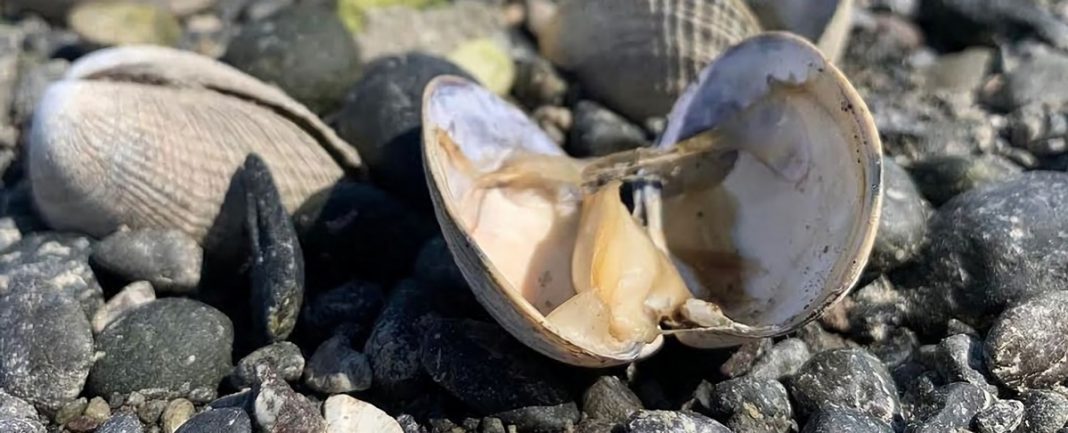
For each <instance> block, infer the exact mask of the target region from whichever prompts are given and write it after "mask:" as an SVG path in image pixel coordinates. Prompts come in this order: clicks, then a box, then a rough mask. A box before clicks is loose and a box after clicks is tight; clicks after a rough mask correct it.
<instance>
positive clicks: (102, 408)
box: [82, 397, 111, 422]
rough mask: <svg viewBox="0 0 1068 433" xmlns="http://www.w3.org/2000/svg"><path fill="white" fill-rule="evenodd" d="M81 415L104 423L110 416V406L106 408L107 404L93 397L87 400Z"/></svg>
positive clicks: (101, 399)
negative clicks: (87, 402)
mask: <svg viewBox="0 0 1068 433" xmlns="http://www.w3.org/2000/svg"><path fill="white" fill-rule="evenodd" d="M82 414H83V415H85V416H87V417H89V418H92V419H94V420H97V421H99V422H104V421H105V420H107V419H108V418H109V417H110V416H111V406H108V402H107V401H106V400H104V399H103V398H100V397H93V398H92V399H91V400H89V404H88V405H87V406H85V411H84V412H82Z"/></svg>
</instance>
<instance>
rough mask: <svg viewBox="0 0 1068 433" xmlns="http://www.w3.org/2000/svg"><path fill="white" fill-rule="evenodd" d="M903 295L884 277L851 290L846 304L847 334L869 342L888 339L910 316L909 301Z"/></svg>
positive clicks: (910, 307) (910, 306)
mask: <svg viewBox="0 0 1068 433" xmlns="http://www.w3.org/2000/svg"><path fill="white" fill-rule="evenodd" d="M905 295H906V294H905V293H902V292H901V291H899V290H897V289H896V288H895V287H894V284H893V283H892V282H891V281H890V280H889V279H887V278H883V277H880V278H878V279H876V280H875V281H872V282H871V283H869V284H867V285H865V286H864V287H861V288H859V289H856V290H854V291H853V293H852V295H851V296H850V298H848V299H849V300H848V301H846V302H847V303H848V305H849V308H848V311H847V313H846V317H847V319H848V321H849V333H850V334H852V335H853V336H855V337H857V338H860V339H863V340H870V341H884V340H886V339H888V338H890V337H891V336H892V335H894V332H895V331H894V330H895V329H897V328H898V327H901V326H904V325H905V324H906V321H907V320H908V318H909V315H910V314H911V312H912V309H913V308H912V302H911V299H910V298H907V297H906V296H905Z"/></svg>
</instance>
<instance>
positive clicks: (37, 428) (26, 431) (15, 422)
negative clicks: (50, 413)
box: [0, 418, 46, 433]
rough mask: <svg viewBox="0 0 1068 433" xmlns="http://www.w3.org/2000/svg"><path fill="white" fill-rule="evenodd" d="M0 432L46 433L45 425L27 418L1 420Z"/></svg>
mask: <svg viewBox="0 0 1068 433" xmlns="http://www.w3.org/2000/svg"><path fill="white" fill-rule="evenodd" d="M0 431H2V432H4V433H45V431H46V430H45V428H44V426H43V425H41V424H40V423H38V422H37V421H34V420H29V419H25V418H0Z"/></svg>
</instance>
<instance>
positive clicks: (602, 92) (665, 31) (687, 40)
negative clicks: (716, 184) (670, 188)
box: [539, 0, 761, 121]
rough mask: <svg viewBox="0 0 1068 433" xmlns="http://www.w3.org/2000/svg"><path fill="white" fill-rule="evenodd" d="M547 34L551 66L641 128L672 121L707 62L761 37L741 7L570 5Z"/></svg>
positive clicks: (590, 1)
mask: <svg viewBox="0 0 1068 433" xmlns="http://www.w3.org/2000/svg"><path fill="white" fill-rule="evenodd" d="M547 26H548V27H547V28H545V29H544V30H541V31H539V44H540V45H541V49H542V53H543V54H544V55H545V56H546V58H548V59H549V60H551V61H552V62H553V63H554V64H556V65H558V66H560V67H561V68H563V69H565V70H567V71H570V72H572V73H574V74H575V76H576V78H577V79H578V81H579V82H580V83H581V85H582V88H583V90H585V91H587V92H589V94H590V95H591V96H593V97H594V98H596V99H598V100H599V101H601V102H603V103H605V104H606V105H608V106H610V107H611V108H612V109H614V110H616V111H618V112H619V113H620V114H623V115H624V116H627V117H629V118H631V119H632V120H635V121H643V120H645V119H647V118H650V117H656V116H663V115H665V114H667V112H668V111H669V110H670V109H671V106H672V104H674V102H675V99H676V98H677V97H678V96H679V94H681V93H682V91H683V90H684V89H685V87H686V86H687V85H688V84H689V83H690V81H692V80H693V78H694V77H696V76H697V73H698V72H700V71H701V69H702V68H704V67H705V65H707V64H708V62H710V61H711V60H712V59H714V58H716V56H718V55H719V53H720V52H721V51H722V50H723V49H724V48H726V47H728V46H731V45H733V44H736V43H738V42H740V41H741V40H742V39H745V38H747V37H750V36H753V35H756V34H757V33H759V32H760V31H761V28H760V24H759V23H758V22H757V19H756V17H755V16H754V15H753V14H752V12H751V11H750V10H749V8H748V7H747V6H746V5H745V3H744V2H743V0H667V1H664V0H571V1H568V2H564V3H563V4H561V6H560V8H559V10H557V13H556V16H555V18H553V20H552V21H551V22H550V23H549V24H548V25H547Z"/></svg>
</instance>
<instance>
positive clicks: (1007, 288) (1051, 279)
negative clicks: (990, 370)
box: [900, 171, 1068, 325]
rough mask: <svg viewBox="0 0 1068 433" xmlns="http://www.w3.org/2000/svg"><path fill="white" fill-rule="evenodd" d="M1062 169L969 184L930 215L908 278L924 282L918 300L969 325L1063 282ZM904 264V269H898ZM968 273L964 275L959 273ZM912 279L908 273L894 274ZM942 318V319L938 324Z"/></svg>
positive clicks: (1066, 224)
mask: <svg viewBox="0 0 1068 433" xmlns="http://www.w3.org/2000/svg"><path fill="white" fill-rule="evenodd" d="M1066 205H1068V174H1064V173H1053V172H1038V171H1032V172H1027V173H1024V174H1021V175H1019V176H1017V177H1015V178H1013V179H1011V180H1009V181H1006V182H1002V183H997V184H992V185H988V186H985V187H980V188H977V189H973V190H971V191H969V192H966V193H964V194H961V195H959V196H957V197H956V198H954V199H953V200H950V201H949V202H948V203H946V204H945V205H944V206H943V207H941V208H940V209H939V211H938V213H937V214H936V215H935V216H934V217H933V218H932V219H931V230H930V235H929V238H930V239H931V242H930V243H929V244H928V246H927V247H926V248H925V249H924V253H923V258H922V259H920V260H918V262H919V263H921V264H922V266H920V267H919V268H918V269H909V270H908V271H909V273H910V274H911V275H912V277H911V279H914V280H916V279H918V280H919V281H912V282H911V283H912V284H915V285H917V286H923V287H929V289H927V290H928V291H929V293H928V295H929V299H925V300H924V302H923V303H922V304H923V305H924V306H925V308H926V309H927V310H925V313H926V315H927V316H929V317H938V316H939V314H938V313H937V312H938V310H939V309H945V310H947V311H950V312H952V313H953V314H954V315H955V316H956V317H957V318H959V319H961V320H963V321H964V322H966V323H970V324H972V325H984V324H989V323H990V321H991V320H992V319H993V318H994V317H996V315H997V314H999V313H1000V312H1001V310H1002V309H1004V308H1005V307H1006V306H1007V305H1008V304H1009V303H1010V302H1014V301H1017V300H1020V299H1025V298H1028V297H1030V296H1034V295H1037V294H1039V293H1044V292H1049V291H1055V290H1061V289H1063V288H1064V287H1065V285H1066V284H1068V237H1064V236H1061V235H1060V233H1064V232H1065V231H1068V219H1065V218H1062V216H1063V215H1062V211H1061V209H1062V208H1063V207H1065V206H1066ZM903 270H904V269H903ZM961 275H967V276H968V277H967V278H961ZM900 278H902V279H910V278H909V276H908V275H902V276H900ZM943 323H944V322H943Z"/></svg>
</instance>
